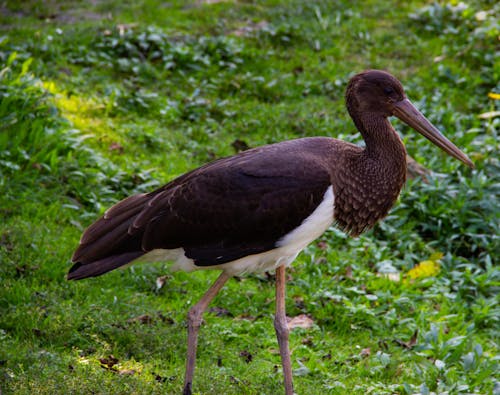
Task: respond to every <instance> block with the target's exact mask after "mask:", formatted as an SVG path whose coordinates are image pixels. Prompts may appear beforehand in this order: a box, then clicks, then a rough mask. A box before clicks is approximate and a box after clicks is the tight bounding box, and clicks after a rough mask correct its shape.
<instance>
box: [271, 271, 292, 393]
mask: <svg viewBox="0 0 500 395" xmlns="http://www.w3.org/2000/svg"><path fill="white" fill-rule="evenodd" d="M285 270H286V267H285V265H282V266H280V267H278V268H277V269H276V315H275V317H274V328H275V329H276V337H277V338H278V344H279V347H280V355H281V364H282V366H283V376H284V378H285V394H286V395H293V379H292V362H291V359H290V348H289V346H288V333H289V330H288V324H287V321H286V312H285V285H286V276H285Z"/></svg>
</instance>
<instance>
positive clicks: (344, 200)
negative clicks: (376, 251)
mask: <svg viewBox="0 0 500 395" xmlns="http://www.w3.org/2000/svg"><path fill="white" fill-rule="evenodd" d="M353 118H354V117H353ZM354 121H355V124H356V126H357V128H358V130H359V131H360V132H361V134H362V136H363V138H364V140H365V143H366V148H365V149H364V150H361V151H357V152H353V153H352V154H350V155H347V156H346V158H345V163H344V165H343V169H342V171H340V172H339V173H338V176H337V183H338V185H337V188H336V189H335V188H334V191H335V190H337V191H338V193H337V195H336V198H335V219H336V222H337V224H338V225H339V226H340V227H341V228H343V229H344V230H346V231H348V232H349V233H351V234H352V235H358V234H360V233H361V232H363V231H364V230H365V229H369V228H371V227H372V226H373V225H374V224H375V223H376V222H377V221H379V220H380V219H382V218H383V217H385V216H386V215H387V213H388V212H389V210H390V208H391V207H392V206H393V204H394V202H395V201H396V200H397V198H398V196H399V193H400V192H401V188H402V187H403V184H404V182H405V179H406V149H405V147H404V145H403V142H402V141H401V139H400V138H399V136H398V134H397V133H396V131H395V130H394V129H393V128H392V126H391V124H390V123H389V121H388V120H387V118H385V117H383V116H381V115H380V114H363V115H362V116H359V117H356V118H354Z"/></svg>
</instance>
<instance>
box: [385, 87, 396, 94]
mask: <svg viewBox="0 0 500 395" xmlns="http://www.w3.org/2000/svg"><path fill="white" fill-rule="evenodd" d="M384 93H385V94H386V95H392V94H393V93H394V89H392V88H391V87H390V86H386V87H385V88H384Z"/></svg>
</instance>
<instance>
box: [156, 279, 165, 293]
mask: <svg viewBox="0 0 500 395" xmlns="http://www.w3.org/2000/svg"><path fill="white" fill-rule="evenodd" d="M167 278H168V276H160V277H157V278H156V290H157V291H158V290H160V289H162V288H163V286H164V285H165V283H166V282H167Z"/></svg>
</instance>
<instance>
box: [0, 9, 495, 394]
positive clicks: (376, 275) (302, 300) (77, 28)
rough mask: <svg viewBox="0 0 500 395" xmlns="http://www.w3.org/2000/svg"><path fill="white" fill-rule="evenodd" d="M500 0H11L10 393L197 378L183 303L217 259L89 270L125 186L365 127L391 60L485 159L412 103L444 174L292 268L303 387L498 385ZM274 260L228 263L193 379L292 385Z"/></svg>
mask: <svg viewBox="0 0 500 395" xmlns="http://www.w3.org/2000/svg"><path fill="white" fill-rule="evenodd" d="M499 15H500V5H499V4H498V3H497V2H494V1H489V0H478V1H469V2H460V3H458V2H454V1H453V2H445V1H439V2H435V3H433V2H430V1H417V0H413V1H409V2H396V1H389V2H388V1H381V0H370V1H363V2H361V1H359V2H356V1H347V0H336V1H331V2H325V1H319V0H313V1H303V0H302V1H298V0H291V1H278V0H273V1H250V0H249V1H237V2H236V1H234V2H233V1H203V0H190V1H170V2H166V1H159V0H140V1H118V0H102V1H92V2H86V1H78V0H70V1H56V0H52V1H39V0H27V1H23V2H19V1H10V0H8V1H4V2H2V3H1V4H0V281H1V287H0V393H1V394H165V393H167V394H179V393H181V391H182V385H183V375H184V365H185V353H186V313H187V311H188V309H189V307H190V306H191V305H192V304H193V303H196V301H197V300H198V299H199V298H200V297H201V295H202V294H203V293H204V292H205V290H206V289H207V288H208V286H209V284H210V283H211V282H212V281H214V279H215V278H216V276H217V273H216V272H195V273H189V274H188V273H171V272H169V270H168V268H169V263H168V262H165V263H154V264H142V265H136V266H132V267H131V268H129V269H126V270H117V271H114V272H111V273H109V274H107V275H105V276H102V277H98V278H94V279H89V280H84V281H79V282H68V281H66V279H65V275H66V273H67V271H68V269H69V267H70V258H71V254H72V252H73V250H74V249H75V248H76V246H77V244H78V240H79V237H80V235H81V233H82V231H83V230H84V229H85V227H87V226H88V225H90V223H92V222H93V220H95V219H96V218H97V217H98V216H99V215H100V214H102V213H103V211H104V210H105V209H106V208H108V207H109V206H111V205H112V204H114V203H115V202H117V201H118V200H120V199H122V198H124V197H126V196H128V195H130V194H133V193H139V192H145V191H150V190H152V189H154V188H155V187H157V186H159V185H161V184H162V183H165V182H167V181H169V180H171V179H173V178H175V177H176V176H178V175H181V174H183V173H184V172H186V171H188V170H190V169H193V168H195V167H197V166H199V165H202V164H203V163H206V162H208V161H211V160H214V159H216V158H220V157H224V156H228V155H232V154H234V153H237V152H239V151H242V150H244V149H247V148H249V147H255V146H259V145H263V144H267V143H273V142H278V141H282V140H285V139H291V138H297V137H305V136H317V135H324V136H331V137H336V138H340V139H344V140H346V141H350V142H354V143H360V142H361V138H360V135H359V133H355V132H356V130H355V128H354V125H353V124H352V122H351V120H350V118H349V117H348V114H347V111H346V110H345V106H344V91H345V87H346V83H347V81H348V80H349V78H350V77H351V76H352V75H353V74H355V73H356V72H359V71H362V70H364V69H368V68H381V69H385V70H388V71H390V72H391V73H393V74H394V75H396V76H397V77H398V78H400V80H401V81H402V82H403V84H404V86H405V88H406V91H407V93H408V96H409V97H410V98H411V100H412V101H413V102H414V103H415V104H416V106H417V107H418V108H419V109H420V110H421V111H422V112H423V113H424V114H425V115H426V116H427V117H428V118H429V119H430V120H431V121H432V122H433V123H434V124H435V125H436V126H438V127H439V129H440V130H442V131H443V133H444V134H445V135H446V136H447V137H449V138H450V139H451V140H452V141H453V142H454V143H455V144H456V145H457V146H459V147H460V148H462V149H463V150H464V152H466V153H467V154H468V155H469V156H470V157H471V158H472V160H473V161H474V162H475V165H476V168H475V169H474V170H471V169H468V168H466V167H465V166H463V165H462V164H461V163H460V162H458V161H456V160H454V159H452V158H450V157H448V156H446V155H445V154H443V153H442V152H441V151H440V150H439V149H438V148H436V147H435V146H433V145H432V144H431V143H429V142H428V141H427V140H425V139H424V138H422V137H420V136H419V135H417V133H415V132H414V131H412V130H411V129H410V128H408V127H406V126H404V125H403V124H402V123H400V122H397V121H395V120H393V123H394V125H395V126H396V128H397V129H398V130H399V131H400V132H401V134H402V137H403V140H404V142H405V143H406V146H407V149H408V153H409V154H410V155H411V157H413V158H414V159H415V160H416V161H417V162H418V163H420V164H421V165H422V166H424V167H425V168H426V169H428V172H427V173H426V174H424V175H423V176H422V177H417V178H411V179H409V180H408V182H407V184H406V186H405V188H404V190H403V192H402V194H401V197H400V199H399V201H398V203H397V204H396V206H395V207H394V209H393V210H392V211H391V212H390V214H389V216H388V217H387V218H386V219H385V220H384V221H383V222H382V223H380V224H379V225H377V226H376V227H375V228H374V229H373V230H371V231H369V232H367V233H366V234H364V235H363V236H361V237H359V238H355V239H352V238H348V237H347V236H346V235H344V234H343V233H341V232H340V231H338V230H336V229H334V228H332V229H330V230H328V231H327V232H326V233H325V234H324V235H323V236H322V237H321V238H320V239H319V240H317V241H316V242H315V243H313V244H312V245H310V246H309V247H308V248H307V249H306V250H305V251H304V252H303V253H302V254H301V255H300V256H299V257H298V259H297V260H296V261H295V263H294V264H293V267H292V268H291V269H290V271H289V278H288V288H287V315H288V316H290V317H291V318H293V317H299V318H302V323H303V324H304V325H302V326H300V325H298V326H297V327H296V328H294V329H293V330H292V332H291V336H290V343H291V350H292V364H293V370H294V381H295V390H296V392H297V393H298V394H312V395H314V394H346V393H352V394H431V393H435V394H500V378H499V374H498V372H499V366H498V362H499V354H498V339H499V330H498V329H499V317H500V315H499V314H500V311H499V305H498V290H499V285H500V283H499V277H500V275H499V270H498V268H497V267H496V264H497V263H498V259H499V257H500V237H499V235H500V209H499V203H500V163H499V157H498V152H499V151H500V140H499V138H498V132H499V129H500V47H499V39H500V21H499V17H498V16H499ZM273 315H274V273H259V274H254V275H249V276H245V277H238V278H234V279H232V280H230V281H229V282H228V284H227V285H226V286H225V287H224V289H223V290H222V291H221V293H220V294H219V295H218V296H217V298H216V299H215V301H214V302H213V304H212V305H211V309H210V311H209V312H208V313H207V314H206V315H205V320H204V321H205V323H204V325H203V326H202V328H201V331H200V338H199V348H198V360H197V369H196V372H195V378H194V386H193V389H194V392H195V393H196V394H269V395H272V394H279V393H282V392H283V389H282V375H281V365H280V358H279V352H278V346H277V342H276V339H275V334H274V328H273V324H272V321H273Z"/></svg>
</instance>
